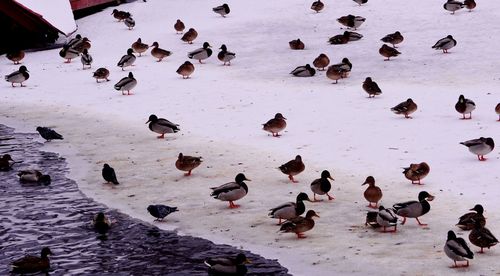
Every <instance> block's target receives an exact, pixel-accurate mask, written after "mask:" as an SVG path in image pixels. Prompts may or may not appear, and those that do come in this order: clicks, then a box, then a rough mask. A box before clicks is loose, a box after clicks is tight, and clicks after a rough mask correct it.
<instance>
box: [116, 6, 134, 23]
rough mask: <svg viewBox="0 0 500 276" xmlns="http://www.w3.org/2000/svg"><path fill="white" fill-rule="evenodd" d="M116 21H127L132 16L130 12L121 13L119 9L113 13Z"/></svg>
mask: <svg viewBox="0 0 500 276" xmlns="http://www.w3.org/2000/svg"><path fill="white" fill-rule="evenodd" d="M111 15H113V17H114V18H115V19H118V21H122V20H125V19H127V18H129V17H130V16H132V15H131V14H130V13H129V12H126V11H119V10H117V9H114V10H113V12H112V13H111Z"/></svg>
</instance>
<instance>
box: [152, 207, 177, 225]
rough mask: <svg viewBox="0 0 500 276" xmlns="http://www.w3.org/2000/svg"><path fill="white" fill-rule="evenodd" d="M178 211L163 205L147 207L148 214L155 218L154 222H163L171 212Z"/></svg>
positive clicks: (175, 208)
mask: <svg viewBox="0 0 500 276" xmlns="http://www.w3.org/2000/svg"><path fill="white" fill-rule="evenodd" d="M177 211H179V210H178V209H177V207H170V206H167V205H163V204H156V205H149V206H148V212H149V213H150V214H151V215H152V216H153V217H155V218H156V219H155V221H163V219H164V218H165V217H166V216H168V215H170V214H171V213H173V212H177Z"/></svg>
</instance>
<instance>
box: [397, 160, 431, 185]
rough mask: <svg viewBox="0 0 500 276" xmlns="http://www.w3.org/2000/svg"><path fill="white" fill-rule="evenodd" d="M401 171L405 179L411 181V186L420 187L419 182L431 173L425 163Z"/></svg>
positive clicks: (411, 165)
mask: <svg viewBox="0 0 500 276" xmlns="http://www.w3.org/2000/svg"><path fill="white" fill-rule="evenodd" d="M403 169H404V171H403V174H404V175H405V177H406V179H408V180H411V184H418V185H421V183H420V180H422V179H424V178H425V177H426V176H427V175H428V174H429V172H430V171H431V167H429V164H427V163H425V162H422V163H420V164H410V166H409V167H406V168H403Z"/></svg>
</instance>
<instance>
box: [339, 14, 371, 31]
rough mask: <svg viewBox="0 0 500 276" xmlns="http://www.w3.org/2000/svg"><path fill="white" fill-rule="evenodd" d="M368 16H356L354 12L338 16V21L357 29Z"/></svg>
mask: <svg viewBox="0 0 500 276" xmlns="http://www.w3.org/2000/svg"><path fill="white" fill-rule="evenodd" d="M365 20H366V18H364V17H361V16H354V15H352V14H349V15H346V16H342V17H339V18H337V22H339V23H340V24H342V25H344V26H346V27H347V28H348V29H349V28H354V30H356V29H357V28H359V27H360V26H361V24H363V23H364V22H365Z"/></svg>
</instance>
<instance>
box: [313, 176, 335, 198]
mask: <svg viewBox="0 0 500 276" xmlns="http://www.w3.org/2000/svg"><path fill="white" fill-rule="evenodd" d="M328 179H331V180H335V179H333V178H332V176H331V175H330V172H329V171H327V170H324V171H322V172H321V178H318V179H315V180H314V181H313V182H312V183H311V191H312V192H313V194H314V196H313V198H314V199H313V201H321V199H319V200H317V199H316V194H318V195H324V194H326V195H327V196H328V200H332V199H335V198H334V197H333V196H330V195H329V194H328V192H329V191H330V190H331V189H332V184H331V183H330V181H329V180H328Z"/></svg>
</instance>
